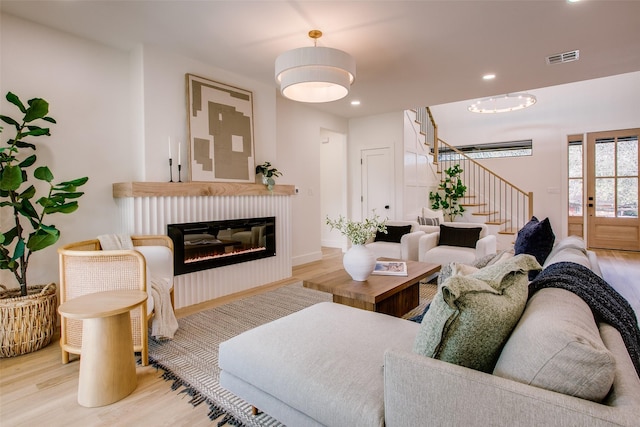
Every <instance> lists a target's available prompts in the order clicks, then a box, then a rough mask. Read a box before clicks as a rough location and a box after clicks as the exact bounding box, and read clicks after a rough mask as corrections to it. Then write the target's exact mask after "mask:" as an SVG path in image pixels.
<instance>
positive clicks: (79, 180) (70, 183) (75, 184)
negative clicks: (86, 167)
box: [58, 176, 89, 187]
mask: <svg viewBox="0 0 640 427" xmlns="http://www.w3.org/2000/svg"><path fill="white" fill-rule="evenodd" d="M87 181H89V178H88V177H86V176H85V177H83V178H77V179H74V180H71V181H65V182H61V183H60V184H58V185H62V186H65V187H66V186H70V187H71V186H72V187H80V186H81V185H84V184H86V183H87Z"/></svg>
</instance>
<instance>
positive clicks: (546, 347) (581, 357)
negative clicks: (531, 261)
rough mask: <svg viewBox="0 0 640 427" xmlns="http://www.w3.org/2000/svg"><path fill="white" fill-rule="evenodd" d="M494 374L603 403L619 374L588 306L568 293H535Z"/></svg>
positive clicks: (544, 290)
mask: <svg viewBox="0 0 640 427" xmlns="http://www.w3.org/2000/svg"><path fill="white" fill-rule="evenodd" d="M493 373H494V374H495V375H497V376H500V377H504V378H509V379H512V380H515V381H519V382H522V383H525V384H530V385H533V386H536V387H540V388H544V389H547V390H552V391H556V392H559V393H563V394H568V395H570V396H576V397H580V398H583V399H589V400H595V401H601V400H602V399H604V398H605V396H606V395H607V394H608V393H609V389H610V388H611V386H612V384H613V378H614V375H615V362H614V356H613V355H612V354H611V352H610V351H609V350H608V349H607V348H606V347H605V345H604V343H603V342H602V339H601V338H600V333H599V331H598V326H597V325H596V322H595V320H594V318H593V314H592V313H591V310H590V309H589V306H588V305H587V304H586V303H585V302H584V301H583V300H582V299H581V298H580V297H578V296H577V295H575V294H573V293H572V292H569V291H567V290H564V289H558V288H548V289H542V290H540V291H538V292H536V293H535V294H534V295H533V296H532V297H531V299H530V300H529V302H528V303H527V307H526V309H525V312H524V314H523V315H522V318H521V319H520V321H519V322H518V325H517V326H516V327H515V329H514V331H513V333H512V334H511V337H510V338H509V341H507V343H506V344H505V346H504V349H503V350H502V353H501V355H500V358H499V359H498V362H497V364H496V367H495V369H494V372H493Z"/></svg>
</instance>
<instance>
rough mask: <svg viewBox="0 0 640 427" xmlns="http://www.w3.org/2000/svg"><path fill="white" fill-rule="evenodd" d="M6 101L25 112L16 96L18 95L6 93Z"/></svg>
mask: <svg viewBox="0 0 640 427" xmlns="http://www.w3.org/2000/svg"><path fill="white" fill-rule="evenodd" d="M7 101H9V102H10V103H12V104H13V105H15V106H16V107H18V108H19V109H20V111H22V113H23V114H24V113H26V112H27V109H26V108H25V107H24V104H23V103H22V101H20V98H18V95H15V94H13V93H11V92H9V93H7Z"/></svg>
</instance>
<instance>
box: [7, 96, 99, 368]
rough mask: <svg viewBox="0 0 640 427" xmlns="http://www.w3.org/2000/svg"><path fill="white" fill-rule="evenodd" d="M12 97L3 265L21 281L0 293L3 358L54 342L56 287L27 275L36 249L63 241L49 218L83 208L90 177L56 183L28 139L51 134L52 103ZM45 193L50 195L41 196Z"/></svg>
mask: <svg viewBox="0 0 640 427" xmlns="http://www.w3.org/2000/svg"><path fill="white" fill-rule="evenodd" d="M6 98H7V101H9V102H10V103H11V104H13V105H15V106H16V107H17V109H18V110H20V113H21V115H22V117H20V118H18V119H14V118H11V117H9V116H5V115H0V120H2V121H3V122H4V123H6V124H7V125H9V126H11V127H13V128H15V136H14V137H12V138H11V137H10V138H9V139H8V140H7V141H6V144H5V145H1V146H0V213H2V215H1V216H2V218H3V221H2V222H1V223H0V269H3V270H9V271H10V272H11V273H13V275H14V277H15V279H16V281H17V282H18V285H19V287H18V288H15V287H9V288H7V287H6V286H4V285H0V286H2V288H3V289H4V290H2V291H0V316H1V320H0V332H1V333H2V335H3V336H4V338H3V339H2V348H1V353H0V355H1V356H2V357H9V356H17V355H20V354H25V353H29V352H31V351H35V350H38V349H40V348H42V347H43V346H45V345H47V344H48V343H49V342H50V341H51V337H52V336H53V334H54V332H55V326H56V310H57V300H56V287H55V284H48V285H34V286H31V285H30V284H29V281H28V279H27V270H28V267H29V261H30V259H31V256H32V255H33V254H34V253H35V252H37V251H40V250H42V249H45V248H47V247H49V246H51V245H53V244H55V243H56V242H57V241H58V239H59V238H60V231H59V230H58V229H57V228H56V226H55V225H52V224H50V223H49V222H48V221H45V220H48V218H49V215H52V214H56V213H63V214H68V213H71V212H74V211H75V210H76V209H78V202H77V200H76V199H78V198H79V197H80V196H82V195H83V194H84V193H82V192H79V191H78V187H80V186H82V185H84V184H85V183H86V182H87V180H88V178H87V177H84V178H77V179H72V180H70V181H62V182H59V183H54V176H53V174H52V173H51V170H50V169H49V168H48V167H47V166H36V163H37V157H36V155H35V154H34V153H31V151H35V150H36V145H34V144H33V143H31V142H30V141H26V140H25V139H26V138H29V139H31V138H36V137H41V136H50V135H51V133H50V132H49V128H48V127H41V126H40V125H39V123H40V121H44V122H48V123H56V121H55V120H54V119H53V118H51V117H49V116H47V114H48V113H49V103H48V102H47V101H45V100H44V99H41V98H34V99H30V100H29V101H28V102H27V105H25V104H23V103H22V101H21V100H20V99H19V98H18V97H17V96H16V95H14V94H13V93H11V92H9V93H7V96H6ZM2 131H4V129H3V128H1V127H0V132H2ZM31 178H33V179H35V180H38V181H41V182H40V183H39V184H36V185H37V186H38V187H39V188H40V189H44V191H43V190H38V189H36V186H34V185H33V184H31V183H30V182H29V181H30V179H31ZM39 191H42V192H43V193H44V194H43V195H40V196H39V197H37V198H36V195H37V194H38V192H39ZM32 201H33V202H32ZM9 218H10V219H9Z"/></svg>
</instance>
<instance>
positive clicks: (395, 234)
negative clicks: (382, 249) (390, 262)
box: [374, 225, 411, 243]
mask: <svg viewBox="0 0 640 427" xmlns="http://www.w3.org/2000/svg"><path fill="white" fill-rule="evenodd" d="M410 231H411V226H410V225H387V232H386V233H383V232H382V231H378V232H376V238H375V239H374V240H375V241H376V242H392V243H400V239H402V236H404V235H405V234H407V233H409V232H410Z"/></svg>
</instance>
